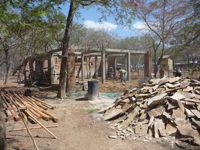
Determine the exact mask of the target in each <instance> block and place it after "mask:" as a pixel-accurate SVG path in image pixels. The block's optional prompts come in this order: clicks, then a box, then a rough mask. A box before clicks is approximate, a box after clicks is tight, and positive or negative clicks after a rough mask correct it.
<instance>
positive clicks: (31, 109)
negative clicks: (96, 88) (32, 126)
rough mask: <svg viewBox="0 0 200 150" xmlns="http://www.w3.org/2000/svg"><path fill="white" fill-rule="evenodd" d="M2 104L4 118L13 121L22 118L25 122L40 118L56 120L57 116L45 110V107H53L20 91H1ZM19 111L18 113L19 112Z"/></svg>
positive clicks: (35, 121) (32, 121) (34, 121)
mask: <svg viewBox="0 0 200 150" xmlns="http://www.w3.org/2000/svg"><path fill="white" fill-rule="evenodd" d="M0 97H1V99H2V106H3V110H4V112H5V120H6V121H10V120H12V119H14V120H15V121H19V120H21V118H22V117H23V119H24V120H25V121H26V122H27V121H30V122H31V123H37V120H38V119H40V118H42V119H44V120H46V121H49V120H52V121H53V122H58V118H56V117H54V115H52V114H50V113H48V112H47V109H54V108H55V106H52V105H50V104H48V103H46V102H43V101H42V100H40V99H38V98H36V97H34V96H25V95H24V94H23V93H22V92H13V91H8V92H1V93H0ZM19 111H20V113H19Z"/></svg>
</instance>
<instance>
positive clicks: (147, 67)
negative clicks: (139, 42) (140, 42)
mask: <svg viewBox="0 0 200 150" xmlns="http://www.w3.org/2000/svg"><path fill="white" fill-rule="evenodd" d="M151 57H152V56H151V52H150V51H148V52H147V53H146V54H144V77H151V72H152V58H151Z"/></svg>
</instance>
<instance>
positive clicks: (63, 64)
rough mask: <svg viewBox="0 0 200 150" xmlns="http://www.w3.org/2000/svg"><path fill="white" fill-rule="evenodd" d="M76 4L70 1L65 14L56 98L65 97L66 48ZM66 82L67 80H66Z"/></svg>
mask: <svg viewBox="0 0 200 150" xmlns="http://www.w3.org/2000/svg"><path fill="white" fill-rule="evenodd" d="M76 8H77V5H76V3H75V2H74V1H71V3H70V8H69V12H68V16H67V24H66V27H65V35H64V37H63V40H62V60H61V68H60V79H59V87H58V95H57V97H58V98H65V97H66V89H67V87H66V79H67V75H68V73H67V56H68V48H69V40H70V30H71V28H72V23H73V18H74V14H75V12H76ZM67 82H68V81H67Z"/></svg>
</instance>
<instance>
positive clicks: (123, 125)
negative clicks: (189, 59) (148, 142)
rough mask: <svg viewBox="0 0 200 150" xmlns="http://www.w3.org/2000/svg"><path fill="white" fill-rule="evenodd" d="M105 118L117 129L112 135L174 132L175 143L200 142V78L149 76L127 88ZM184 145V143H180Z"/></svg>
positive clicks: (121, 136)
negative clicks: (142, 82) (150, 77)
mask: <svg viewBox="0 0 200 150" xmlns="http://www.w3.org/2000/svg"><path fill="white" fill-rule="evenodd" d="M103 113H104V120H106V121H110V126H111V127H112V128H113V129H115V130H117V132H116V135H113V136H112V137H111V138H113V137H115V138H117V137H120V138H122V139H124V138H127V137H131V136H133V135H134V136H145V137H149V136H152V137H155V138H159V137H166V136H175V139H176V141H175V142H176V143H177V144H178V145H179V144H180V143H185V142H189V143H191V144H197V145H200V81H198V80H194V79H188V78H180V77H174V78H167V77H164V78H162V79H150V80H149V81H148V83H144V84H143V85H141V86H140V87H135V88H133V89H131V90H126V91H125V93H124V94H123V96H121V97H120V98H117V99H116V101H115V102H114V103H113V105H112V106H111V107H110V108H107V109H106V110H104V111H103ZM180 145H181V144H180Z"/></svg>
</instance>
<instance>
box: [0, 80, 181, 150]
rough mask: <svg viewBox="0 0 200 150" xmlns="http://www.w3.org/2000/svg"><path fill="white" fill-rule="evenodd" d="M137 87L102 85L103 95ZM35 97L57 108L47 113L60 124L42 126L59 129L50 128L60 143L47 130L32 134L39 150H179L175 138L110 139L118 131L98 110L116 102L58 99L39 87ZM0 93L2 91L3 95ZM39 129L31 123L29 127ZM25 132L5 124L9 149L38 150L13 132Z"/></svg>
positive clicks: (23, 134)
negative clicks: (56, 118) (111, 126)
mask: <svg viewBox="0 0 200 150" xmlns="http://www.w3.org/2000/svg"><path fill="white" fill-rule="evenodd" d="M137 84H138V82H137V80H134V81H129V82H128V83H126V84H125V85H123V84H121V83H120V82H119V81H108V82H106V84H105V85H102V84H101V83H99V90H100V92H102V93H103V92H105V91H107V92H116V93H117V92H119V93H121V92H123V91H124V90H125V89H127V88H132V87H134V86H136V85H137ZM26 88H27V87H23V86H20V85H18V84H16V83H14V82H10V83H9V84H8V85H7V86H3V85H1V86H0V89H1V90H6V89H9V90H14V91H15V90H24V89H26ZM30 89H31V90H32V92H33V94H34V95H36V96H38V97H40V98H41V99H42V100H44V101H46V102H48V103H50V104H52V105H54V106H56V108H55V109H54V110H48V112H50V113H52V114H54V116H56V117H58V118H59V121H58V122H57V123H53V122H51V121H43V120H39V121H41V122H42V124H43V125H46V126H51V125H57V126H58V127H55V128H49V130H50V131H51V132H52V133H54V134H55V135H56V137H57V139H54V138H53V137H52V136H51V135H50V134H49V133H48V132H47V131H45V130H44V129H33V130H31V133H32V135H33V137H34V139H35V141H36V144H37V146H38V148H39V149H40V150H149V149H152V150H172V149H174V150H176V149H177V150H178V149H179V148H178V147H177V146H176V145H175V143H174V141H175V140H174V138H160V139H154V138H151V139H149V138H145V137H130V138H128V139H125V140H122V139H119V138H117V139H110V138H109V136H110V135H115V131H113V130H112V129H111V128H109V124H108V123H109V122H105V121H103V119H102V118H101V117H102V115H101V114H96V113H95V112H96V111H97V109H98V110H99V109H101V108H103V107H106V106H108V105H110V104H111V103H112V102H113V101H114V100H115V99H112V98H105V97H102V98H100V100H96V101H88V100H85V99H84V98H81V97H82V96H83V95H79V97H68V98H66V99H63V100H61V99H58V98H56V94H57V93H56V91H52V90H51V91H44V90H41V89H38V88H36V87H34V88H30ZM1 90H0V91H1ZM32 126H34V127H35V126H39V125H37V124H30V123H28V127H32ZM16 128H24V125H23V122H22V121H18V122H14V121H9V122H6V130H7V132H6V137H7V142H8V144H9V147H10V149H19V150H34V149H35V147H34V145H33V142H32V141H31V138H30V137H29V135H28V133H27V131H26V130H23V131H12V132H8V130H10V129H16Z"/></svg>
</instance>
